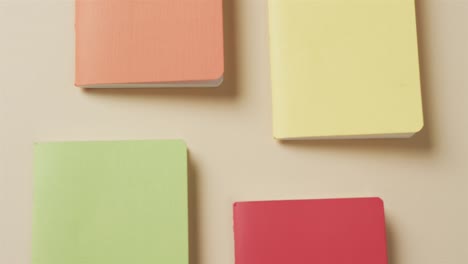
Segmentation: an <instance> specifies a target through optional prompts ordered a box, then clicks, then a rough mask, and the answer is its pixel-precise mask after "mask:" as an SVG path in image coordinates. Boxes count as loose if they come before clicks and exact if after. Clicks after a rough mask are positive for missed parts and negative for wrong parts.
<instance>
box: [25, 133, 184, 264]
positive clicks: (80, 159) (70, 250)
mask: <svg viewBox="0 0 468 264" xmlns="http://www.w3.org/2000/svg"><path fill="white" fill-rule="evenodd" d="M34 156H35V168H34V172H35V190H34V191H35V193H34V220H33V245H32V263H33V264H187V263H188V197H187V149H186V146H185V144H184V143H183V142H182V141H179V140H163V141H121V142H64V143H38V144H36V145H35V146H34Z"/></svg>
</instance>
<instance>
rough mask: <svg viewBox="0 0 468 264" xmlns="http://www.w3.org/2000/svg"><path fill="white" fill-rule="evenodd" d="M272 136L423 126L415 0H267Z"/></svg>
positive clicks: (378, 132) (387, 133) (379, 132)
mask: <svg viewBox="0 0 468 264" xmlns="http://www.w3.org/2000/svg"><path fill="white" fill-rule="evenodd" d="M269 17H270V43H271V44H270V53H271V76H272V77H271V78H272V86H273V130H274V136H275V138H278V139H296V138H315V137H331V138H334V137H338V138H339V137H351V138H353V137H402V136H403V137H404V136H410V135H412V134H414V133H416V132H418V131H419V130H421V128H422V127H423V113H422V102H421V88H420V79H419V59H418V46H417V32H416V12H415V3H414V0H270V1H269Z"/></svg>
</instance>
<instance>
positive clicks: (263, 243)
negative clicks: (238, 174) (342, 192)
mask: <svg viewBox="0 0 468 264" xmlns="http://www.w3.org/2000/svg"><path fill="white" fill-rule="evenodd" d="M234 237H235V257H236V261H235V263H236V264H259V263H268V264H284V263H288V264H306V263H307V264H309V263H320V264H356V263H359V264H387V252H386V238H385V217H384V208H383V202H382V200H380V199H379V198H355V199H327V200H297V201H268V202H240V203H235V204H234Z"/></svg>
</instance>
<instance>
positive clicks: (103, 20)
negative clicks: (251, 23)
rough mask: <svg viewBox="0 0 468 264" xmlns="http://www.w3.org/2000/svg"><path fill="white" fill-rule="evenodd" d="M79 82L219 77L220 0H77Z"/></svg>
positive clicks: (221, 69)
mask: <svg viewBox="0 0 468 264" xmlns="http://www.w3.org/2000/svg"><path fill="white" fill-rule="evenodd" d="M75 3H76V17H75V19H76V24H75V31H76V79H75V85H77V86H86V85H95V84H98V85H99V84H127V83H173V82H197V81H207V80H216V79H219V78H220V77H222V75H223V73H224V55H223V52H224V51H223V14H222V0H76V2H75Z"/></svg>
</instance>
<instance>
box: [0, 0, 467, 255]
mask: <svg viewBox="0 0 468 264" xmlns="http://www.w3.org/2000/svg"><path fill="white" fill-rule="evenodd" d="M225 7H226V11H225V15H226V18H225V19H226V31H227V36H226V42H227V44H226V51H227V58H226V60H227V61H226V81H225V83H224V85H223V86H222V87H221V88H219V89H213V90H170V91H167V90H143V91H142V90H139V91H134V90H131V91H129V90H112V91H109V90H101V91H82V90H80V89H78V88H74V87H73V85H72V84H73V69H74V66H73V52H74V40H73V3H72V2H70V1H50V0H49V1H34V0H30V1H28V0H26V1H25V0H11V1H10V0H8V1H5V0H0V33H1V35H0V38H1V39H0V76H1V86H0V119H1V120H0V126H1V129H0V263H1V264H19V263H21V264H23V263H24V264H26V263H30V241H31V239H30V233H31V205H32V175H31V171H32V168H31V161H32V153H31V150H32V148H31V144H32V143H33V142H34V141H46V140H54V141H55V140H88V139H93V140H96V139H105V140H109V139H144V138H183V139H185V140H186V142H187V144H188V146H189V148H190V154H191V167H192V172H191V177H192V178H193V179H192V181H191V184H192V189H191V191H192V201H191V202H192V206H193V207H192V209H195V210H193V211H192V212H191V213H192V217H193V218H192V226H191V228H192V230H193V231H194V232H193V233H192V235H193V242H196V243H193V245H192V246H193V247H192V249H194V251H193V254H192V255H193V260H195V262H194V263H193V264H233V263H234V252H233V235H232V230H231V229H232V222H231V216H232V214H231V203H232V202H233V201H236V200H251V199H283V198H285V199H289V198H318V197H347V196H371V195H376V196H381V197H382V198H383V199H384V200H385V203H386V210H387V221H388V232H389V250H390V264H406V263H407V264H415V263H424V264H440V263H468V160H467V156H468V139H467V134H468V118H467V117H466V115H467V113H468V87H467V85H468V79H467V75H468V65H467V64H468V57H467V55H468V52H467V51H466V49H467V47H468V43H467V41H468V36H467V34H468V15H467V14H468V3H467V1H464V0H446V1H443V0H420V1H419V2H418V20H419V25H420V42H421V61H422V79H423V86H424V90H423V93H424V104H425V114H426V124H427V125H426V128H425V129H424V131H423V132H422V133H421V134H419V135H417V136H416V137H415V138H413V139H411V140H371V141H365V140H362V141H361V140H360V141H331V142H294V143H287V144H286V143H285V144H280V143H278V142H275V141H274V140H273V139H272V137H271V134H272V133H271V121H270V120H271V91H270V83H269V68H268V51H267V24H266V21H267V20H266V1H265V0H236V1H234V0H233V1H227V2H226V4H225ZM196 260H198V261H196Z"/></svg>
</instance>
